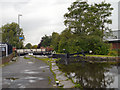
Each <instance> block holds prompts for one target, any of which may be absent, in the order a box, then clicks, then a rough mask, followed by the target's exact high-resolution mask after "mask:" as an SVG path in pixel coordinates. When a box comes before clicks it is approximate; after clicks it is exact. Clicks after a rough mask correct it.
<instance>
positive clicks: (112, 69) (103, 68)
mask: <svg viewBox="0 0 120 90" xmlns="http://www.w3.org/2000/svg"><path fill="white" fill-rule="evenodd" d="M39 60H43V61H45V62H47V63H48V64H49V65H50V70H51V72H53V74H54V78H55V81H59V86H58V87H62V88H75V87H77V88H82V87H83V88H118V76H119V74H118V68H119V67H118V66H116V63H113V65H112V64H111V63H106V62H103V63H99V62H94V63H89V62H79V63H78V62H77V63H69V64H68V65H65V63H58V62H59V61H60V60H61V59H55V58H46V59H40V58H39ZM74 61H75V60H74ZM56 62H57V64H56ZM55 86H56V85H55Z"/></svg>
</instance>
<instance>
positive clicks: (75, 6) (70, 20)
mask: <svg viewBox="0 0 120 90" xmlns="http://www.w3.org/2000/svg"><path fill="white" fill-rule="evenodd" d="M112 10H113V8H111V4H109V3H105V2H101V3H100V4H96V3H95V4H93V5H90V4H88V3H87V2H85V1H80V0H77V1H76V2H73V3H72V5H71V6H70V7H69V8H68V12H67V13H66V14H65V15H64V17H65V21H64V24H65V25H66V27H67V29H68V30H70V31H71V32H72V33H73V34H74V35H76V38H75V41H73V43H75V44H74V45H75V47H76V48H77V49H76V51H77V52H79V51H80V50H85V51H87V50H93V52H94V53H95V54H107V50H108V48H109V46H108V45H107V44H106V43H104V41H103V40H104V37H108V36H110V35H111V29H110V28H109V27H107V25H106V24H111V23H112V20H111V19H109V17H110V16H111V14H112V13H111V11H112ZM69 40H70V39H66V40H65V42H64V44H66V43H67V42H69ZM62 43H63V42H62ZM66 45H67V44H66ZM67 46H68V47H69V45H67ZM63 47H64V46H63ZM105 48H106V49H105ZM98 51H99V52H98Z"/></svg>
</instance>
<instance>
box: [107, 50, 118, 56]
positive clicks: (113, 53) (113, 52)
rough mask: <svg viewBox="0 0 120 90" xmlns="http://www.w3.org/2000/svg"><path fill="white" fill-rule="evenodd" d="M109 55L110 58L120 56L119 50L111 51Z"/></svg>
mask: <svg viewBox="0 0 120 90" xmlns="http://www.w3.org/2000/svg"><path fill="white" fill-rule="evenodd" d="M108 55H110V56H118V50H110V51H109V53H108Z"/></svg>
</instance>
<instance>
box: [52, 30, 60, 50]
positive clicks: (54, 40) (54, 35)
mask: <svg viewBox="0 0 120 90" xmlns="http://www.w3.org/2000/svg"><path fill="white" fill-rule="evenodd" d="M59 40H60V35H59V34H58V33H56V32H53V33H52V41H51V46H52V47H53V49H54V50H55V51H58V46H59Z"/></svg>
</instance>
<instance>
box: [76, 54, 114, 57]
mask: <svg viewBox="0 0 120 90" xmlns="http://www.w3.org/2000/svg"><path fill="white" fill-rule="evenodd" d="M74 56H77V55H74ZM79 56H83V55H82V54H79ZM86 56H89V57H115V56H109V55H86Z"/></svg>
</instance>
